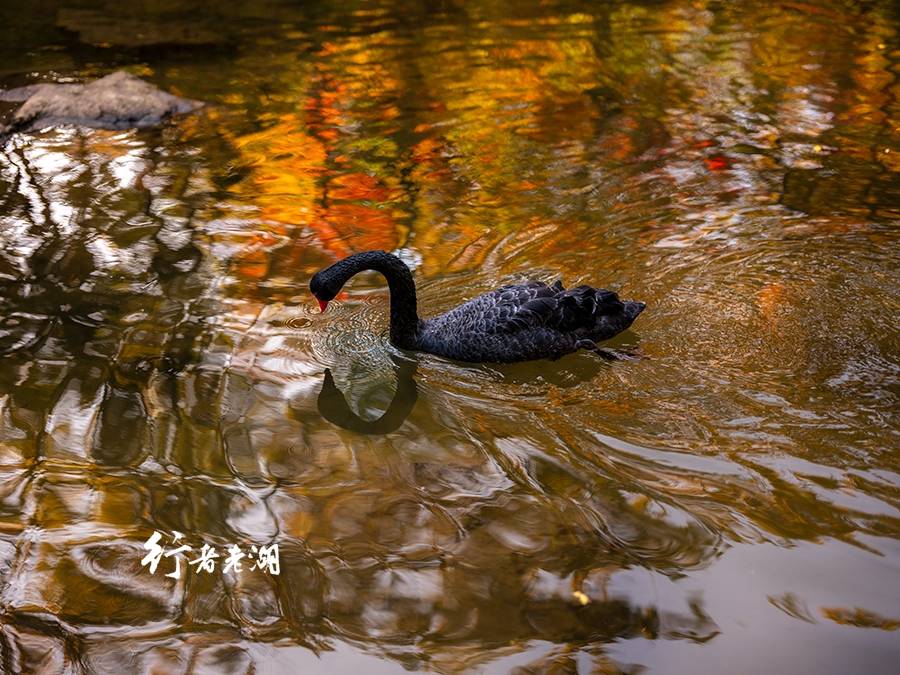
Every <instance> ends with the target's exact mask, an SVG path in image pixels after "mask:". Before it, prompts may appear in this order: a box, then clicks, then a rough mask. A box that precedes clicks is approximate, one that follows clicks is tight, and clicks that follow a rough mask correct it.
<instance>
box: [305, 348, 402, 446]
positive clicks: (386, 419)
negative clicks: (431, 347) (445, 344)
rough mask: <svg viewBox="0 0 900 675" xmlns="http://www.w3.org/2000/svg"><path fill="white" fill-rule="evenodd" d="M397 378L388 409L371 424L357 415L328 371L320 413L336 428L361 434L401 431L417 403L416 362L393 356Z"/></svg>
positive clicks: (323, 387)
mask: <svg viewBox="0 0 900 675" xmlns="http://www.w3.org/2000/svg"><path fill="white" fill-rule="evenodd" d="M390 358H391V361H392V362H393V364H394V370H395V372H396V376H397V389H396V391H395V392H394V396H393V398H392V399H391V402H390V404H389V405H388V407H387V409H386V410H385V411H384V413H382V415H381V416H380V417H378V418H376V419H372V420H368V419H365V418H363V417H360V416H359V415H357V414H356V413H355V412H354V411H353V409H352V408H351V407H350V405H349V404H348V403H347V399H346V398H344V394H343V393H342V392H341V390H340V389H338V388H337V385H336V384H335V383H334V376H333V375H332V374H331V369H330V368H326V369H325V379H324V381H323V382H322V390H321V391H320V392H319V398H318V401H317V405H318V407H319V413H320V414H321V415H322V417H324V418H325V419H326V420H328V421H329V422H331V423H332V424H334V425H337V426H339V427H341V428H343V429H347V430H349V431H355V432H357V433H360V434H389V433H391V432H392V431H396V430H397V429H399V428H400V426H401V425H402V424H403V422H404V421H405V420H406V418H407V417H409V414H410V413H411V412H412V409H413V407H414V406H415V405H416V400H417V399H418V390H417V387H416V381H415V379H414V375H415V373H416V368H417V367H418V361H416V360H415V358H410V357H405V356H398V355H394V354H391V357H390Z"/></svg>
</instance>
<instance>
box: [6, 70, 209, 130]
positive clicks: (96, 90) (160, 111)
mask: <svg viewBox="0 0 900 675" xmlns="http://www.w3.org/2000/svg"><path fill="white" fill-rule="evenodd" d="M0 100H2V101H23V103H22V105H21V106H19V108H18V109H17V110H16V111H15V113H13V116H12V120H11V121H10V123H9V125H7V127H5V128H2V127H0V139H2V138H3V137H4V136H6V135H8V134H10V133H13V132H17V131H31V130H34V129H42V128H45V127H50V126H56V125H60V124H71V125H76V126H83V127H93V128H96V129H130V128H142V127H149V126H153V125H156V124H159V123H160V122H162V121H163V120H165V119H167V118H169V117H171V116H172V115H180V114H183V113H189V112H193V111H194V110H197V109H198V108H200V107H201V106H202V105H203V104H202V103H201V102H200V101H193V100H191V99H187V98H181V97H179V96H173V95H172V94H168V93H166V92H164V91H162V90H161V89H158V88H157V87H154V86H153V85H152V84H149V83H147V82H144V81H143V80H142V79H140V78H139V77H135V76H134V75H131V74H130V73H125V72H122V71H117V72H115V73H112V74H111V75H107V76H106V77H102V78H100V79H99V80H94V81H93V82H88V83H86V84H33V85H30V86H27V87H19V88H18V89H10V90H8V91H4V92H0Z"/></svg>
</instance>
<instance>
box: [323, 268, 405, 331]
mask: <svg viewBox="0 0 900 675" xmlns="http://www.w3.org/2000/svg"><path fill="white" fill-rule="evenodd" d="M364 270H375V271H376V272H381V274H383V275H384V278H385V279H387V282H388V288H389V289H390V291H391V342H392V343H394V344H395V345H397V346H398V347H403V348H404V349H411V348H413V347H414V345H415V342H416V339H417V338H418V335H419V324H420V322H419V315H418V314H417V312H416V284H415V282H414V281H413V278H412V273H411V272H410V271H409V268H408V267H407V266H406V265H405V264H404V263H403V261H402V260H400V258H398V257H397V256H395V255H391V254H390V253H385V252H384V251H366V252H365V253H357V254H356V255H351V256H350V257H349V258H345V259H344V260H341V261H340V262H337V263H335V264H334V265H332V266H331V267H329V268H328V270H326V273H327V274H328V275H329V276H333V279H334V283H336V285H338V286H343V285H344V284H345V283H346V282H347V280H348V279H349V278H350V277H352V276H353V275H355V274H358V273H360V272H362V271H364Z"/></svg>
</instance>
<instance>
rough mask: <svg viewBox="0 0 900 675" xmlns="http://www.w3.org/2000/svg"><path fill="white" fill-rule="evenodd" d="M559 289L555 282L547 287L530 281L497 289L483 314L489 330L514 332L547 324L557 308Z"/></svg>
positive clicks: (559, 286)
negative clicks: (490, 304) (492, 301)
mask: <svg viewBox="0 0 900 675" xmlns="http://www.w3.org/2000/svg"><path fill="white" fill-rule="evenodd" d="M559 288H562V286H561V284H559V282H557V284H556V285H554V286H552V287H551V286H547V285H546V284H544V283H541V282H537V281H532V282H528V283H527V284H520V285H517V286H506V287H504V288H501V289H499V290H497V291H496V297H495V299H494V303H492V306H490V307H489V308H488V310H487V312H486V315H488V316H485V319H487V321H486V323H487V325H488V326H490V327H491V331H490V332H492V333H515V332H518V331H520V330H527V329H529V328H537V327H540V326H548V325H551V324H552V323H553V320H554V315H555V313H556V312H557V309H558V307H559V300H558V294H559V292H560V291H559Z"/></svg>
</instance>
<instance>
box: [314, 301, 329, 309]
mask: <svg viewBox="0 0 900 675" xmlns="http://www.w3.org/2000/svg"><path fill="white" fill-rule="evenodd" d="M316 300H318V302H319V310H320V311H322V312H324V311H325V310H326V309H328V301H327V300H319V299H318V298H316Z"/></svg>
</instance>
